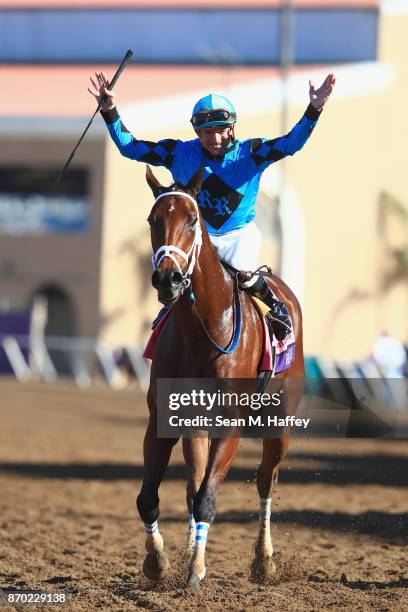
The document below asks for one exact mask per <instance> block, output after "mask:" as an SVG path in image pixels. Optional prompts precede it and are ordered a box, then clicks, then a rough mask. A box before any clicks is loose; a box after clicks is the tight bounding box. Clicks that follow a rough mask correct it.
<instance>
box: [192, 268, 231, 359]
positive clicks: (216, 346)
mask: <svg viewBox="0 0 408 612" xmlns="http://www.w3.org/2000/svg"><path fill="white" fill-rule="evenodd" d="M234 298H235V300H234V301H235V308H234V325H233V328H234V332H233V334H232V338H231V340H230V341H229V342H228V344H227V346H226V347H225V348H222V347H221V346H220V345H219V344H217V343H216V342H215V340H213V339H212V337H211V336H210V334H209V333H208V331H207V328H206V327H205V325H204V321H203V320H202V318H201V317H200V314H199V312H198V310H197V307H196V305H195V304H194V303H193V308H194V312H195V314H196V317H197V319H198V320H199V321H200V323H201V327H202V328H203V330H204V333H205V335H206V336H207V338H208V340H209V341H210V342H211V344H212V346H213V348H214V349H215V350H216V351H218V352H219V353H221V354H222V355H230V354H231V353H233V352H234V351H235V349H236V348H237V346H238V342H239V339H240V337H241V331H242V306H241V296H240V293H239V285H238V276H237V275H235V278H234ZM230 345H231V346H230ZM228 347H229V348H228Z"/></svg>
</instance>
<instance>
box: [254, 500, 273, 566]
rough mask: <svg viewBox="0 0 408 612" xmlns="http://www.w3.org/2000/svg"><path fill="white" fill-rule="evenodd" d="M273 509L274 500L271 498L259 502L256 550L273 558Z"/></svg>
mask: <svg viewBox="0 0 408 612" xmlns="http://www.w3.org/2000/svg"><path fill="white" fill-rule="evenodd" d="M271 508H272V499H271V498H270V497H268V498H264V499H262V498H261V499H260V501H259V527H258V540H257V543H256V548H257V551H258V552H261V553H262V554H263V555H264V556H265V557H272V555H273V546H272V537H271Z"/></svg>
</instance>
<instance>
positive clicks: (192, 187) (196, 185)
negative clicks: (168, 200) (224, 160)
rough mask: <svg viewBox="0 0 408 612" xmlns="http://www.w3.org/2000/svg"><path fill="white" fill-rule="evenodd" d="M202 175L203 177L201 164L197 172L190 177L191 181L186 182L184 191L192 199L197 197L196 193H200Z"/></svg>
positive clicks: (202, 165)
mask: <svg viewBox="0 0 408 612" xmlns="http://www.w3.org/2000/svg"><path fill="white" fill-rule="evenodd" d="M203 175H204V164H203V163H201V165H200V167H199V169H198V170H197V172H196V173H195V174H193V176H192V177H191V179H190V180H189V181H188V183H187V185H186V191H187V192H188V193H189V194H191V195H192V196H193V197H194V198H195V197H197V195H198V193H199V192H200V189H201V183H202V182H203Z"/></svg>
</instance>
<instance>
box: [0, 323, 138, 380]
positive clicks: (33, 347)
mask: <svg viewBox="0 0 408 612" xmlns="http://www.w3.org/2000/svg"><path fill="white" fill-rule="evenodd" d="M0 351H4V355H5V357H6V359H7V361H8V363H9V366H10V370H11V371H12V373H13V374H14V376H15V377H16V379H17V380H19V381H21V382H25V381H28V380H42V381H44V382H47V383H51V382H55V381H56V380H58V379H59V378H62V377H67V376H68V377H71V378H73V379H74V380H75V382H76V384H77V385H78V386H80V387H88V386H90V385H92V384H94V383H96V382H97V381H100V380H104V381H105V382H106V383H107V384H108V385H109V386H110V387H112V388H114V389H118V388H123V387H125V386H127V385H130V384H132V383H135V382H137V383H138V384H139V386H140V388H141V389H142V390H143V391H145V390H147V387H148V384H149V376H150V368H149V365H148V362H147V360H146V359H144V357H143V355H142V350H141V349H139V348H138V347H135V346H123V347H120V349H115V348H112V347H111V346H109V345H107V344H106V343H103V342H100V341H98V340H95V339H92V338H66V337H47V338H30V337H29V336H23V335H21V336H19V335H11V334H0ZM0 374H1V372H0Z"/></svg>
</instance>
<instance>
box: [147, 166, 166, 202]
mask: <svg viewBox="0 0 408 612" xmlns="http://www.w3.org/2000/svg"><path fill="white" fill-rule="evenodd" d="M146 181H147V184H148V185H149V187H150V189H151V190H152V191H153V195H154V197H155V198H157V196H158V195H159V193H160V191H161V190H162V189H163V186H162V185H161V184H160V183H159V181H158V180H157V178H156V177H155V176H154V174H153V170H152V169H151V167H150V166H149V165H148V164H147V165H146Z"/></svg>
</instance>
